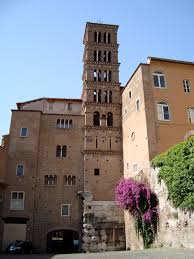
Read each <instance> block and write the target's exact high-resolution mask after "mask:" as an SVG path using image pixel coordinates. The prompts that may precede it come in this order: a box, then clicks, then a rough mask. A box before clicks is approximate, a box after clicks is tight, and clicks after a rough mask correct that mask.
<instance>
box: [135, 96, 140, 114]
mask: <svg viewBox="0 0 194 259" xmlns="http://www.w3.org/2000/svg"><path fill="white" fill-rule="evenodd" d="M139 105H140V104H139V99H138V100H137V101H136V111H137V112H138V111H139Z"/></svg>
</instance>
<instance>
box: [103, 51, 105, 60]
mask: <svg viewBox="0 0 194 259" xmlns="http://www.w3.org/2000/svg"><path fill="white" fill-rule="evenodd" d="M103 60H104V62H106V51H104V55H103Z"/></svg>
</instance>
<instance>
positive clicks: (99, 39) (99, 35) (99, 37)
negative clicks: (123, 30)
mask: <svg viewBox="0 0 194 259" xmlns="http://www.w3.org/2000/svg"><path fill="white" fill-rule="evenodd" d="M98 42H101V32H99V33H98Z"/></svg>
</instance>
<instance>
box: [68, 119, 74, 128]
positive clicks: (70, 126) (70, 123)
mask: <svg viewBox="0 0 194 259" xmlns="http://www.w3.org/2000/svg"><path fill="white" fill-rule="evenodd" d="M72 125H73V122H72V120H70V121H69V128H70V129H71V128H72Z"/></svg>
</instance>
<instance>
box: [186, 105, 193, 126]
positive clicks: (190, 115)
mask: <svg viewBox="0 0 194 259" xmlns="http://www.w3.org/2000/svg"><path fill="white" fill-rule="evenodd" d="M187 111H188V116H189V119H190V122H191V123H194V108H188V109H187Z"/></svg>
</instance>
